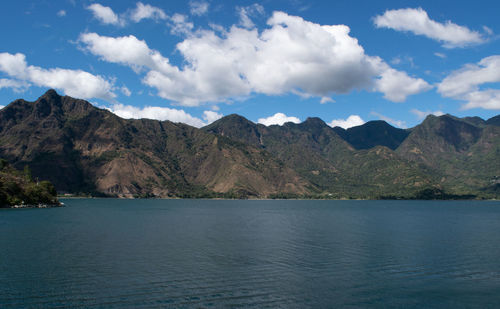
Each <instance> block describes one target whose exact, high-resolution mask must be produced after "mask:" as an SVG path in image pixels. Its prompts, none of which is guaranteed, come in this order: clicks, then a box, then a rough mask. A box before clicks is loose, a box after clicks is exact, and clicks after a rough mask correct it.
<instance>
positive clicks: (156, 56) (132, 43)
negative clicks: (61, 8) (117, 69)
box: [79, 33, 176, 74]
mask: <svg viewBox="0 0 500 309" xmlns="http://www.w3.org/2000/svg"><path fill="white" fill-rule="evenodd" d="M79 41H80V42H82V43H84V44H86V50H88V51H90V52H91V53H92V54H94V55H98V56H100V57H101V59H102V60H105V61H108V62H113V63H121V64H124V65H127V66H130V67H131V68H132V69H134V71H136V72H137V71H140V70H141V69H142V68H148V69H151V70H155V71H159V72H162V73H164V74H169V73H171V71H175V69H176V68H174V67H172V66H171V65H170V64H169V60H168V59H167V58H164V57H163V56H162V55H161V54H160V53H159V52H158V51H156V50H151V49H149V47H148V46H147V44H146V42H144V41H141V40H138V39H137V38H136V37H135V36H133V35H129V36H123V37H118V38H113V37H106V36H100V35H98V34H96V33H83V34H81V35H80V38H79Z"/></svg>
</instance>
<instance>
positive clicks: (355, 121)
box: [328, 115, 365, 129]
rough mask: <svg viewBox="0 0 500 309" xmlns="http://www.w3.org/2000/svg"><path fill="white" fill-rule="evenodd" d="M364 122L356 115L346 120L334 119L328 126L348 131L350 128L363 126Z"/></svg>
mask: <svg viewBox="0 0 500 309" xmlns="http://www.w3.org/2000/svg"><path fill="white" fill-rule="evenodd" d="M364 123H365V121H364V120H363V119H362V118H361V117H360V116H358V115H351V116H349V117H347V119H334V120H332V121H331V122H330V123H328V125H329V126H330V127H332V128H334V127H341V128H344V129H348V128H351V127H356V126H360V125H362V124H364Z"/></svg>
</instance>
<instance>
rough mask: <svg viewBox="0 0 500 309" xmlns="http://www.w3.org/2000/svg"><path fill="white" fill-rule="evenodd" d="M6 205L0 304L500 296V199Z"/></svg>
mask: <svg viewBox="0 0 500 309" xmlns="http://www.w3.org/2000/svg"><path fill="white" fill-rule="evenodd" d="M63 202H64V203H65V204H66V207H63V208H50V209H9V210H1V211H0V307H2V308H10V307H12V308H18V307H22V308H30V307H83V308H89V307H101V308H112V307H114V308H127V307H132V308H136V307H153V308H158V307H172V308H221V307H223V308H224V307H227V308H237V307H244V308H333V307H340V306H342V307H351V308H358V307H405V308H409V307H419V308H443V307H449V308H460V307H467V308H469V307H477V308H487V307H497V306H499V304H500V202H496V201H296V200H291V201H287V200H280V201H267V200H265V201H240V200H119V199H67V200H63Z"/></svg>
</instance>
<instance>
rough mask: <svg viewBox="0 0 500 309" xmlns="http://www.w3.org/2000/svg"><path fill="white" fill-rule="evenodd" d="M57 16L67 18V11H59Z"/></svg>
mask: <svg viewBox="0 0 500 309" xmlns="http://www.w3.org/2000/svg"><path fill="white" fill-rule="evenodd" d="M57 16H59V17H64V16H66V11H65V10H59V11H58V12H57Z"/></svg>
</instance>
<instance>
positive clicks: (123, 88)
mask: <svg viewBox="0 0 500 309" xmlns="http://www.w3.org/2000/svg"><path fill="white" fill-rule="evenodd" d="M120 90H121V92H122V93H123V94H124V95H126V96H127V97H130V95H131V94H132V92H130V89H128V88H127V87H126V86H122V87H121V88H120Z"/></svg>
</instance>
